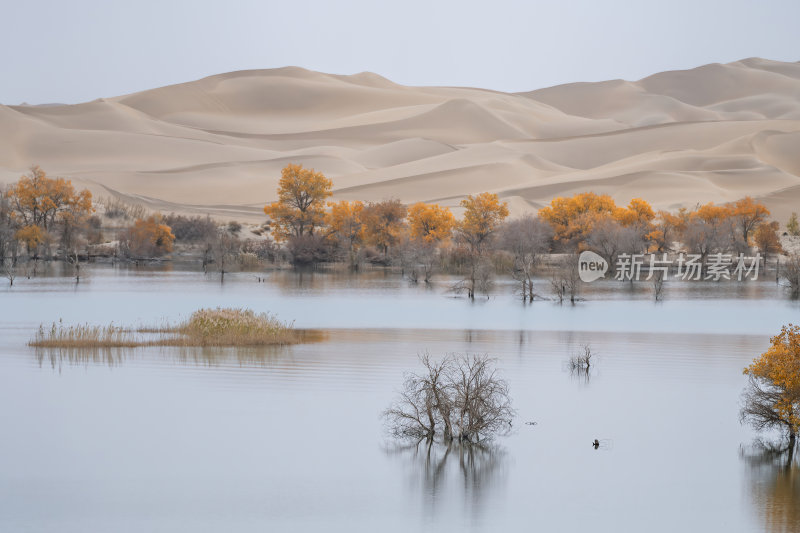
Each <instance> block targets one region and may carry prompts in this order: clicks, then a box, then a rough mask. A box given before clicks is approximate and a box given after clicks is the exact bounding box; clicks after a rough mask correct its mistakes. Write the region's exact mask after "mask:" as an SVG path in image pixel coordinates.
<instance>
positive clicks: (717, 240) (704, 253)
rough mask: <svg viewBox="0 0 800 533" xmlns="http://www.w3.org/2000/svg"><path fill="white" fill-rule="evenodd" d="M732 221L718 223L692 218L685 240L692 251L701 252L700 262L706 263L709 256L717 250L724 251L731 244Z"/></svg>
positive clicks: (685, 232)
mask: <svg viewBox="0 0 800 533" xmlns="http://www.w3.org/2000/svg"><path fill="white" fill-rule="evenodd" d="M730 227H731V225H730V223H728V224H727V225H725V224H723V225H718V224H714V223H711V222H706V221H705V220H703V219H701V218H694V219H690V220H689V223H688V225H687V226H686V230H685V231H684V232H683V240H684V244H685V245H686V248H687V249H688V251H689V252H690V253H696V254H700V264H701V265H705V264H706V259H707V258H708V256H709V255H710V254H712V253H715V252H724V251H726V250H727V249H728V248H729V245H730V244H731V239H730V237H727V238H726V235H728V236H729V235H730V233H729V231H730Z"/></svg>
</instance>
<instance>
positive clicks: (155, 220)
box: [127, 215, 175, 257]
mask: <svg viewBox="0 0 800 533" xmlns="http://www.w3.org/2000/svg"><path fill="white" fill-rule="evenodd" d="M161 222H162V220H161V215H152V216H149V217H147V218H145V219H141V218H140V219H137V220H136V221H135V222H134V223H133V226H132V227H130V228H128V232H127V242H128V248H129V250H130V252H131V254H132V255H134V256H138V257H156V256H159V255H162V254H164V253H168V252H171V251H172V244H173V242H175V235H173V233H172V229H171V228H170V227H169V226H168V225H166V224H162V223H161Z"/></svg>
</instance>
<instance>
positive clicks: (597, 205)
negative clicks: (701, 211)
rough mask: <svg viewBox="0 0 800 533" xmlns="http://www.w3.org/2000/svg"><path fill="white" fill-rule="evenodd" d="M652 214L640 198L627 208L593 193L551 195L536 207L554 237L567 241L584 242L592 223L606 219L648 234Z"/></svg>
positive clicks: (635, 199)
mask: <svg viewBox="0 0 800 533" xmlns="http://www.w3.org/2000/svg"><path fill="white" fill-rule="evenodd" d="M655 216H656V215H655V212H654V211H653V208H652V207H651V206H650V204H649V203H647V202H646V201H645V200H643V199H641V198H634V199H632V200H631V201H630V203H629V204H628V207H617V205H616V203H614V200H613V199H612V198H611V197H610V196H609V195H607V194H602V195H598V194H595V193H593V192H586V193H579V194H575V195H574V196H571V197H569V198H564V197H558V198H554V199H553V201H552V202H550V205H549V206H546V207H543V208H542V209H540V210H539V217H540V218H541V219H542V220H544V221H546V222H547V223H549V224H550V226H551V227H552V228H553V232H554V238H555V239H556V240H559V241H562V242H567V243H575V242H582V241H585V240H586V239H587V237H588V236H589V234H590V233H591V232H592V230H593V229H594V228H595V226H596V225H597V224H598V223H600V222H602V221H606V220H613V221H616V222H618V223H620V224H622V225H623V226H628V227H631V226H636V227H637V228H639V230H640V232H641V233H642V235H648V234H649V233H650V232H652V231H653V230H654V227H653V220H654V219H655Z"/></svg>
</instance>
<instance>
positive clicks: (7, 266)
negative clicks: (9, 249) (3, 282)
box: [0, 258, 17, 287]
mask: <svg viewBox="0 0 800 533" xmlns="http://www.w3.org/2000/svg"><path fill="white" fill-rule="evenodd" d="M0 266H2V274H3V276H4V277H6V278H7V279H8V284H9V286H11V287H13V286H14V279H15V278H16V277H17V267H16V266H15V265H14V262H13V261H12V260H11V259H2V258H0Z"/></svg>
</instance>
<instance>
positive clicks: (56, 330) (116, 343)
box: [28, 321, 141, 348]
mask: <svg viewBox="0 0 800 533" xmlns="http://www.w3.org/2000/svg"><path fill="white" fill-rule="evenodd" d="M28 344H29V345H30V346H36V347H38V348H132V347H135V346H140V345H141V344H140V342H139V341H138V340H137V339H136V337H135V335H133V333H132V332H131V331H129V330H127V329H125V328H122V327H119V326H115V325H114V324H110V325H108V326H92V325H90V324H78V325H75V326H65V325H64V324H63V322H61V321H58V322H53V323H52V324H51V325H50V327H49V328H46V327H45V326H44V325H40V326H39V330H38V331H37V332H36V335H35V336H34V338H33V340H31V341H30V342H29V343H28Z"/></svg>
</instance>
